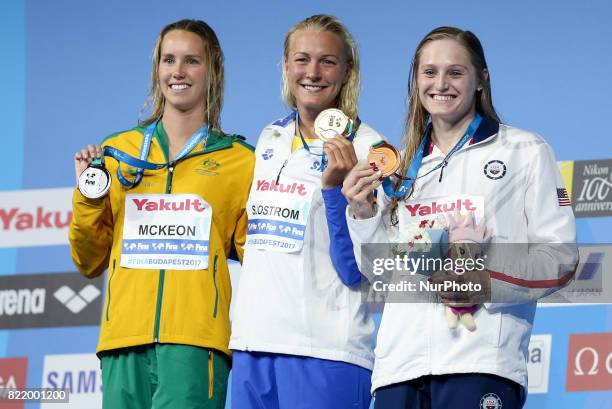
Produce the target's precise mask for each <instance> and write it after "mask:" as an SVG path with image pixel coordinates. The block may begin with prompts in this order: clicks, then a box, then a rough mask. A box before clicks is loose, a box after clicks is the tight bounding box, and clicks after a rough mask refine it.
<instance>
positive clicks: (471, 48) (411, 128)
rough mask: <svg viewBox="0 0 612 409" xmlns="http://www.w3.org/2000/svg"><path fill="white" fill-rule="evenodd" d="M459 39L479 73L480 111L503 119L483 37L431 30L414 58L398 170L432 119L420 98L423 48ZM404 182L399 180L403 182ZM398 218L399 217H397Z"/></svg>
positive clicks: (452, 30)
mask: <svg viewBox="0 0 612 409" xmlns="http://www.w3.org/2000/svg"><path fill="white" fill-rule="evenodd" d="M448 39H450V40H455V41H457V43H458V44H459V45H461V46H462V47H463V48H465V50H466V51H467V52H468V54H469V56H470V61H471V63H472V65H473V66H474V68H475V71H476V75H477V76H478V89H477V90H476V95H475V98H474V100H475V104H476V111H477V112H478V113H479V114H480V115H482V116H483V118H488V119H490V120H493V121H496V122H501V120H500V118H499V116H498V115H497V112H496V111H495V108H494V107H493V99H492V96H491V76H490V74H489V71H488V67H487V61H486V59H485V55H484V50H483V48H482V45H481V43H480V40H479V39H478V37H476V35H475V34H474V33H472V32H471V31H467V30H461V29H459V28H456V27H438V28H435V29H433V30H432V31H431V32H429V33H428V34H427V35H426V36H425V37H424V38H423V39H422V40H421V42H420V43H419V45H418V46H417V48H416V51H415V53H414V57H413V58H412V63H411V66H410V74H409V80H408V113H407V114H406V119H405V125H404V136H403V141H402V143H403V147H404V155H403V157H402V158H401V161H400V168H399V170H398V172H399V173H400V174H402V175H403V174H405V173H406V170H407V169H408V166H409V165H410V161H411V160H412V158H413V157H414V155H415V153H416V151H417V149H418V147H419V144H420V143H421V139H422V138H423V134H424V133H425V129H426V128H427V123H428V121H429V117H430V116H429V113H428V112H427V111H426V110H425V107H424V106H423V104H421V101H420V99H419V89H418V85H417V75H418V69H419V63H420V58H421V53H422V51H423V48H424V47H425V46H426V45H428V44H429V43H431V42H433V41H437V40H448ZM400 183H401V182H400V181H398V182H397V184H398V185H399V184H400ZM396 205H397V199H394V200H393V204H392V208H393V214H395V213H396V212H395V210H396ZM393 218H394V219H397V218H396V217H393Z"/></svg>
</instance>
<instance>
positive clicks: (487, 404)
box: [480, 393, 502, 409]
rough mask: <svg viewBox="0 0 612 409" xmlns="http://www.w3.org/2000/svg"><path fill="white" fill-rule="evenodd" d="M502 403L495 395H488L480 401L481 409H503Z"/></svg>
mask: <svg viewBox="0 0 612 409" xmlns="http://www.w3.org/2000/svg"><path fill="white" fill-rule="evenodd" d="M501 407H502V402H501V399H500V398H499V396H497V395H496V394H494V393H487V394H486V395H484V396H483V397H482V399H480V409H501Z"/></svg>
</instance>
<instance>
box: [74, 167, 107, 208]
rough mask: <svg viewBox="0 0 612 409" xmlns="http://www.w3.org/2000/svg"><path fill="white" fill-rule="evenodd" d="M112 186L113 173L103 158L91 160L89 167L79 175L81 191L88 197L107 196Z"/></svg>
mask: <svg viewBox="0 0 612 409" xmlns="http://www.w3.org/2000/svg"><path fill="white" fill-rule="evenodd" d="M110 187H111V175H110V173H109V171H108V170H106V167H105V166H104V161H103V160H102V158H96V159H94V160H92V161H91V163H90V164H89V166H88V167H87V169H85V170H84V171H83V172H82V173H81V175H80V176H79V191H80V192H81V194H82V195H83V196H85V197H86V198H88V199H99V198H101V197H104V196H106V194H107V193H108V191H109V190H110Z"/></svg>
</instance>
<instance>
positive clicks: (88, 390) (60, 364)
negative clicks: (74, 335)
mask: <svg viewBox="0 0 612 409" xmlns="http://www.w3.org/2000/svg"><path fill="white" fill-rule="evenodd" d="M41 387H42V388H49V389H52V390H59V389H67V390H68V392H69V395H68V396H69V403H42V404H41V405H40V409H77V408H78V409H101V408H102V372H101V371H100V360H99V359H98V357H97V356H96V355H95V354H69V355H46V356H45V358H44V366H43V378H42V382H41Z"/></svg>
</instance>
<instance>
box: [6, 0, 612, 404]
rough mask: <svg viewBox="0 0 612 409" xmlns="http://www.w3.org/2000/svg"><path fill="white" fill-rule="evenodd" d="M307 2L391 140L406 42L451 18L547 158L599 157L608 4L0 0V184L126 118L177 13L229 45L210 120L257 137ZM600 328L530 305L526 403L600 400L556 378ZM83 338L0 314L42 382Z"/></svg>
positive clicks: (32, 259) (605, 135)
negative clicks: (344, 30)
mask: <svg viewBox="0 0 612 409" xmlns="http://www.w3.org/2000/svg"><path fill="white" fill-rule="evenodd" d="M316 13H328V14H334V15H336V16H338V17H340V18H341V19H342V20H343V21H344V23H345V24H346V25H347V26H348V27H349V29H350V30H351V31H352V33H353V35H354V36H355V38H356V39H357V42H358V45H359V49H360V53H361V60H362V83H363V86H362V93H361V99H360V116H361V117H362V118H363V119H364V120H365V121H366V122H368V123H369V124H371V125H372V126H373V127H375V128H376V129H378V130H379V131H380V132H382V133H383V134H384V135H386V136H387V137H388V138H389V139H390V140H391V141H392V142H394V143H396V144H397V143H399V137H400V135H401V131H402V126H403V120H404V115H405V98H406V87H407V77H408V70H409V65H410V59H411V57H412V54H413V52H414V49H415V47H416V44H417V42H418V41H419V40H420V39H421V37H422V36H423V35H424V34H426V33H427V32H428V31H430V30H431V29H432V28H434V27H436V26H439V25H455V26H458V27H461V28H465V29H469V30H472V31H473V32H475V33H476V34H477V35H478V36H479V38H480V39H481V40H482V43H483V46H484V48H485V52H486V55H487V59H488V63H489V69H490V74H491V80H492V85H493V97H494V102H495V104H496V108H497V110H498V112H499V113H500V115H501V117H502V119H503V120H504V121H505V122H507V123H509V124H512V125H515V126H519V127H522V128H525V129H529V130H533V131H536V132H538V133H540V134H542V135H543V136H544V137H546V138H547V139H548V141H550V142H551V144H552V146H553V147H554V150H555V152H556V155H557V159H558V160H568V161H569V160H588V159H608V158H612V148H611V147H612V145H611V143H610V138H611V137H612V134H611V132H610V129H609V125H608V120H609V118H610V116H611V115H612V104H610V102H609V100H608V98H609V97H608V94H610V93H611V92H612V81H611V80H610V73H612V53H611V52H610V39H612V24H610V19H611V18H612V3H610V2H608V1H604V0H594V1H588V2H574V1H556V2H553V1H542V2H533V1H525V0H517V1H513V2H491V1H483V0H474V1H470V2H457V1H448V0H443V1H437V2H411V1H399V0H397V1H389V2H378V3H376V4H375V3H374V2H365V1H355V0H353V1H348V0H339V1H336V2H333V4H332V2H325V1H311V2H308V3H305V4H299V3H296V2H286V1H267V2H251V1H246V0H244V1H226V2H211V1H197V0H184V1H181V0H175V1H172V2H168V1H160V0H154V1H144V0H133V1H124V0H122V1H119V0H106V1H104V2H102V1H78V0H54V1H44V0H38V1H37V0H28V1H26V0H7V1H4V2H2V3H1V4H0V46H1V48H0V49H1V50H2V63H0V78H2V79H3V80H4V81H3V86H2V88H3V90H2V93H1V94H2V96H3V98H2V99H1V100H0V116H1V118H2V124H3V129H4V131H3V137H2V151H3V160H2V163H1V164H0V194H1V193H3V192H2V191H13V190H21V189H45V188H56V187H70V186H72V185H73V183H74V170H73V163H72V156H73V154H74V152H75V151H76V150H77V149H79V148H81V147H82V146H84V145H86V144H88V143H98V142H100V141H101V140H102V138H103V137H105V136H106V135H108V134H110V133H113V132H116V131H119V130H125V129H128V128H131V127H132V126H134V125H135V123H136V121H137V119H138V116H139V112H140V110H141V107H142V106H143V103H144V101H145V97H146V94H147V89H148V84H149V77H150V67H151V54H152V49H153V45H154V42H155V39H156V37H157V34H158V32H159V30H160V29H161V27H162V26H164V25H165V24H167V23H169V22H172V21H175V20H178V19H180V18H185V17H188V18H199V19H204V20H206V21H207V22H209V23H210V24H211V26H212V27H213V28H214V29H215V31H216V32H217V34H218V36H219V39H220V41H221V44H222V47H223V50H224V52H225V58H226V95H225V105H224V110H223V115H222V125H223V127H224V129H225V130H226V131H230V132H233V133H240V134H242V135H245V136H246V137H247V138H248V141H249V142H250V143H251V144H255V143H256V141H257V136H258V134H259V131H260V129H261V128H262V127H263V126H264V125H265V124H266V123H268V122H270V121H272V120H274V119H275V118H278V117H281V116H283V115H285V113H286V112H287V109H286V108H285V107H284V106H283V105H282V103H281V100H280V92H279V90H280V60H281V56H282V42H283V38H284V35H285V33H286V31H287V30H288V29H289V28H290V27H291V26H292V25H293V24H294V23H295V22H297V21H299V20H301V19H303V18H305V17H307V16H309V15H312V14H316ZM4 193H6V192H4ZM15 194H16V193H15ZM2 197H7V196H6V195H5V196H2ZM2 205H3V203H1V202H0V207H2ZM577 222H578V232H579V240H580V241H581V242H582V243H605V242H610V241H612V233H610V232H611V231H612V217H609V216H608V217H597V218H580V219H578V221H577ZM0 234H5V232H4V231H0ZM71 271H75V269H74V267H73V266H72V264H71V261H70V257H69V249H68V247H67V246H66V245H55V246H32V247H20V248H12V247H10V246H4V247H3V248H0V275H14V274H24V275H28V274H37V273H58V272H71ZM85 284H86V282H85V281H84V285H85ZM0 290H2V288H0ZM606 332H612V307H610V306H582V307H579V306H574V307H563V308H561V307H556V308H540V309H539V311H538V315H537V318H536V324H535V329H534V333H535V334H551V336H552V346H551V349H550V351H551V357H550V358H551V363H550V377H549V382H548V393H541V394H532V395H530V397H529V399H528V402H527V406H526V407H527V408H572V409H574V408H598V409H599V408H612V392H611V391H610V390H608V391H591V392H570V391H567V390H566V389H567V387H566V384H567V382H566V381H567V379H566V376H567V366H568V365H569V364H570V363H568V356H569V355H568V354H569V350H568V348H569V346H568V343H569V337H570V335H571V334H576V333H606ZM96 343H97V327H96V326H84V327H61V328H52V329H37V328H33V329H15V330H10V331H9V330H2V328H1V327H0V358H3V357H22V356H26V357H28V366H27V387H29V388H34V387H40V386H41V385H46V384H45V380H44V376H45V375H49V371H50V370H47V371H45V369H44V365H45V359H46V358H45V357H46V356H49V355H57V354H60V355H61V354H81V353H83V354H85V353H87V354H89V353H91V352H92V351H93V350H94V349H95V345H96ZM601 359H603V358H601ZM601 359H600V360H601ZM1 362H2V361H1V360H0V365H2V363H1ZM48 365H49V366H51V363H50V361H49V363H48ZM1 371H2V367H1V366H0V372H1ZM0 375H1V373H0ZM77 375H78V374H77ZM75 376H76V375H75ZM47 384H48V378H47ZM0 386H1V385H0ZM89 386H90V387H91V385H89ZM98 388H99V387H98ZM608 389H612V386H610V387H609V388H608ZM86 392H87V391H86ZM98 392H99V391H98ZM0 407H1V404H0ZM26 407H27V408H38V407H39V405H38V404H28V405H26ZM74 407H79V406H74ZM82 407H85V406H82Z"/></svg>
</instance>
